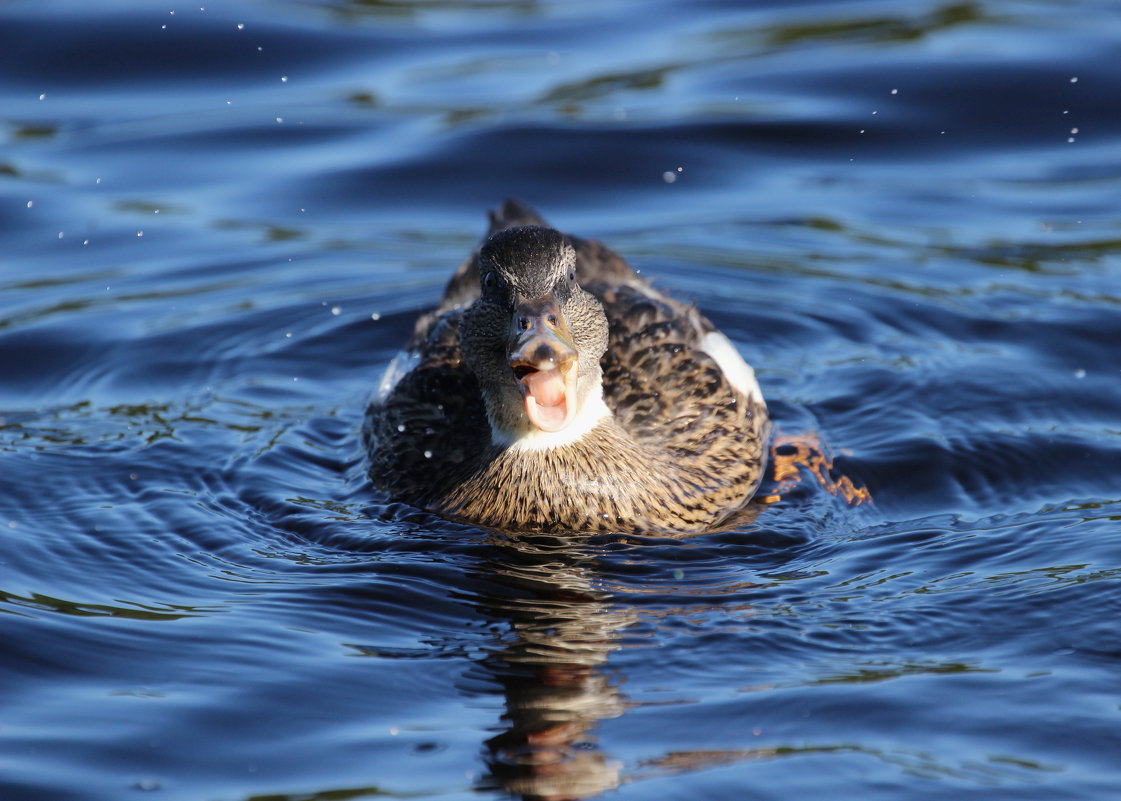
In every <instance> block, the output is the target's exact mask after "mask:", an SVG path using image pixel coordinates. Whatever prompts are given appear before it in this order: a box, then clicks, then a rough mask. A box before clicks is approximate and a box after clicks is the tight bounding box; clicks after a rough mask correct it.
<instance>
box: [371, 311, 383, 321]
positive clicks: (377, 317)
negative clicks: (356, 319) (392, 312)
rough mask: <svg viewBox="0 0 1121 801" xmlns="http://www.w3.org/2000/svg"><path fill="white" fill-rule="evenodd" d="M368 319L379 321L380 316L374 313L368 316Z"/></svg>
mask: <svg viewBox="0 0 1121 801" xmlns="http://www.w3.org/2000/svg"><path fill="white" fill-rule="evenodd" d="M370 319H371V320H380V319H381V315H380V314H378V313H377V312H374V313H373V314H371V315H370Z"/></svg>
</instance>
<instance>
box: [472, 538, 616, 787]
mask: <svg viewBox="0 0 1121 801" xmlns="http://www.w3.org/2000/svg"><path fill="white" fill-rule="evenodd" d="M593 562H594V558H593V557H591V556H589V555H587V554H586V553H581V552H580V549H579V548H577V547H574V544H573V542H572V541H571V539H569V540H567V541H564V542H562V541H560V540H555V539H551V538H546V537H534V538H529V539H520V540H517V541H507V542H505V543H504V544H503V545H502V547H501V553H500V556H499V557H498V558H496V559H494V560H492V561H489V562H488V563H486V564H485V565H483V566H480V569H479V570H480V573H479V574H477V575H476V578H483V579H485V580H486V581H487V583H488V584H490V585H491V586H492V587H493V588H494V591H493V593H492V594H490V595H489V596H488V597H486V598H485V599H483V600H481V601H480V602H479V606H480V607H481V609H482V611H483V612H485V613H486V614H487V615H488V616H491V617H494V618H496V619H499V620H501V621H503V622H504V623H505V624H506V625H508V630H507V632H506V634H505V635H504V636H502V637H500V638H499V639H498V640H497V641H496V642H495V643H494V645H493V646H492V647H491V648H490V649H488V651H487V654H486V656H485V657H484V658H483V659H482V660H481V661H480V663H479V666H480V667H481V668H482V670H483V671H484V672H485V674H486V676H485V677H486V678H487V679H488V680H489V681H490V682H497V684H498V685H499V686H500V687H501V688H502V689H501V692H502V694H503V695H504V697H505V711H504V713H503V715H502V727H503V730H502V731H501V733H499V734H498V735H496V736H494V737H492V738H491V739H489V740H487V741H486V743H485V745H486V752H485V753H484V760H485V761H486V764H487V768H488V771H489V776H488V778H487V780H485V781H484V784H485V785H487V786H488V787H490V788H503V789H505V790H506V791H508V792H510V793H513V794H515V795H520V796H521V797H522V798H524V799H527V801H530V800H536V799H541V800H542V801H544V800H545V799H548V800H549V801H563V800H564V799H585V798H592V797H595V796H597V795H599V794H601V793H603V792H604V791H606V790H609V789H612V788H614V787H616V786H617V785H618V784H619V773H620V767H621V765H620V764H619V763H618V762H616V761H615V760H613V759H611V757H610V756H609V755H608V754H605V753H604V752H603V751H601V750H600V748H599V747H598V745H597V744H596V742H595V738H594V734H593V732H594V730H595V728H596V726H597V724H598V723H599V721H601V720H605V719H609V718H614V717H618V716H619V715H621V714H623V712H624V710H625V709H626V705H627V704H626V700H625V698H624V696H623V695H622V694H621V693H620V691H619V689H618V685H619V684H620V683H621V677H618V676H617V675H609V674H608V673H607V672H606V671H605V669H604V666H605V664H606V662H607V659H608V656H609V655H610V654H611V652H612V651H614V650H616V649H618V648H619V647H620V646H619V639H620V633H621V632H622V631H623V629H625V628H626V627H627V626H629V625H630V624H631V623H632V622H633V620H634V613H633V610H628V609H622V608H620V607H618V606H617V605H615V604H614V603H613V601H612V598H611V596H610V595H609V594H608V593H606V592H602V591H598V590H596V589H595V587H594V584H593V579H592V576H594V570H593Z"/></svg>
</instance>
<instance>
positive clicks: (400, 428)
mask: <svg viewBox="0 0 1121 801" xmlns="http://www.w3.org/2000/svg"><path fill="white" fill-rule="evenodd" d="M397 430H398V431H400V432H401V433H402V434H404V433H405V424H404V423H398V424H397Z"/></svg>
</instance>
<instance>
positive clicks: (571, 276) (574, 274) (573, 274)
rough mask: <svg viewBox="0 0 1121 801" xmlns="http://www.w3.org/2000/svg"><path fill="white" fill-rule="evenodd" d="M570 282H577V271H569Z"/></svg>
mask: <svg viewBox="0 0 1121 801" xmlns="http://www.w3.org/2000/svg"><path fill="white" fill-rule="evenodd" d="M568 280H569V281H575V280H576V271H575V270H569V271H568Z"/></svg>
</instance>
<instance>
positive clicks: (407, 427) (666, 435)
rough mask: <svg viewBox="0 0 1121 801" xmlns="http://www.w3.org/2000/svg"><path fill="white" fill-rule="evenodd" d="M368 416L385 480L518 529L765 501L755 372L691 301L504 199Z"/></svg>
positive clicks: (730, 509)
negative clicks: (760, 494) (756, 497)
mask: <svg viewBox="0 0 1121 801" xmlns="http://www.w3.org/2000/svg"><path fill="white" fill-rule="evenodd" d="M490 219H491V226H490V233H489V236H488V237H487V238H486V239H485V240H484V241H483V243H482V245H481V246H480V248H479V249H478V250H477V251H476V252H475V253H474V254H472V255H471V256H470V257H469V258H468V259H467V260H466V261H465V262H464V263H463V264H462V265H461V266H460V268H459V269H458V270H457V271H456V273H455V274H454V275H453V276H452V279H451V281H450V282H449V284H448V287H447V290H446V291H445V295H444V298H443V301H442V302H441V304H440V306H439V307H438V308H437V309H436V310H434V311H433V312H430V313H428V314H426V315H424V316H422V317H421V318H420V320H418V322H417V324H416V327H415V329H414V333H413V337H412V339H411V341H410V343H409V345H408V348H407V349H406V351H404V352H403V353H402V355H400V356H399V357H398V358H397V359H395V360H394V363H393V364H391V365H390V368H389V369H388V370H387V373H386V376H385V378H384V379H383V380H382V383H381V385H380V388H379V392H378V394H377V397H376V398H375V399H374V401H373V402H372V403H371V405H370V407H369V409H368V412H367V415H366V420H365V426H364V437H365V441H366V448H367V454H368V458H369V469H370V476H371V479H372V481H373V483H374V484H375V486H377V487H379V488H380V489H382V490H384V491H386V492H388V493H389V494H390V495H392V496H394V497H395V498H398V499H400V500H403V501H406V502H408V503H410V504H413V505H415V506H419V507H423V508H427V509H430V510H432V511H435V512H437V513H439V514H441V515H443V516H446V517H449V518H452V519H457V520H462V521H466V522H470V523H475V524H479V525H484V526H489V527H494V528H499V529H504V530H513V531H550V532H560V531H571V532H581V533H587V532H608V531H610V532H624V533H660V534H671V533H678V534H686V533H697V532H702V531H706V530H710V529H712V528H714V527H717V526H719V524H720V523H721V522H723V521H725V520H726V519H728V518H729V517H730V516H731V515H733V514H734V513H736V512H737V511H738V510H740V509H741V508H742V507H743V506H744V504H746V503H747V501H748V500H750V498H751V496H752V495H753V494H754V492H755V490H756V488H757V487H758V485H759V482H760V480H761V478H762V475H763V471H764V468H765V455H766V443H767V438H768V435H769V431H770V422H769V419H768V417H767V409H766V404H765V403H764V401H763V397H762V394H761V393H760V391H759V387H758V384H757V383H756V381H755V377H754V373H753V371H752V370H751V368H750V367H749V366H748V365H747V364H746V362H744V360H743V359H742V357H740V355H739V353H738V352H737V351H736V349H735V347H734V346H733V345H732V344H731V342H729V341H728V339H727V338H726V337H724V335H723V334H721V333H720V332H718V331H717V330H716V329H715V328H714V327H713V325H712V324H711V323H710V322H709V321H708V320H707V319H706V318H705V317H703V316H702V315H701V314H700V313H699V312H697V311H696V309H694V308H693V307H692V306H689V305H686V304H683V303H680V302H678V301H675V300H673V299H671V298H668V297H666V296H664V295H662V294H661V293H659V292H657V291H656V290H655V289H654V288H653V287H651V286H650V284H649V283H647V282H646V281H645V280H644V279H642V278H640V277H639V276H638V275H637V274H636V273H635V272H634V270H633V269H631V267H630V266H629V265H627V264H626V262H625V261H623V259H622V258H620V257H619V256H618V255H617V254H615V253H614V252H613V251H611V250H609V249H608V248H606V247H605V246H603V245H602V244H600V243H598V242H595V241H593V240H582V239H578V238H575V237H569V236H565V235H563V234H560V233H559V232H557V231H554V230H552V229H551V228H548V227H547V226H545V224H544V222H543V221H542V220H541V219H540V217H538V216H537V214H536V213H535V212H533V211H532V209H529V208H528V207H526V206H524V205H522V204H520V203H517V202H515V201H507V202H506V203H504V204H503V206H502V207H501V208H500V209H499V210H498V211H496V212H493V213H492V214H491V218H490Z"/></svg>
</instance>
